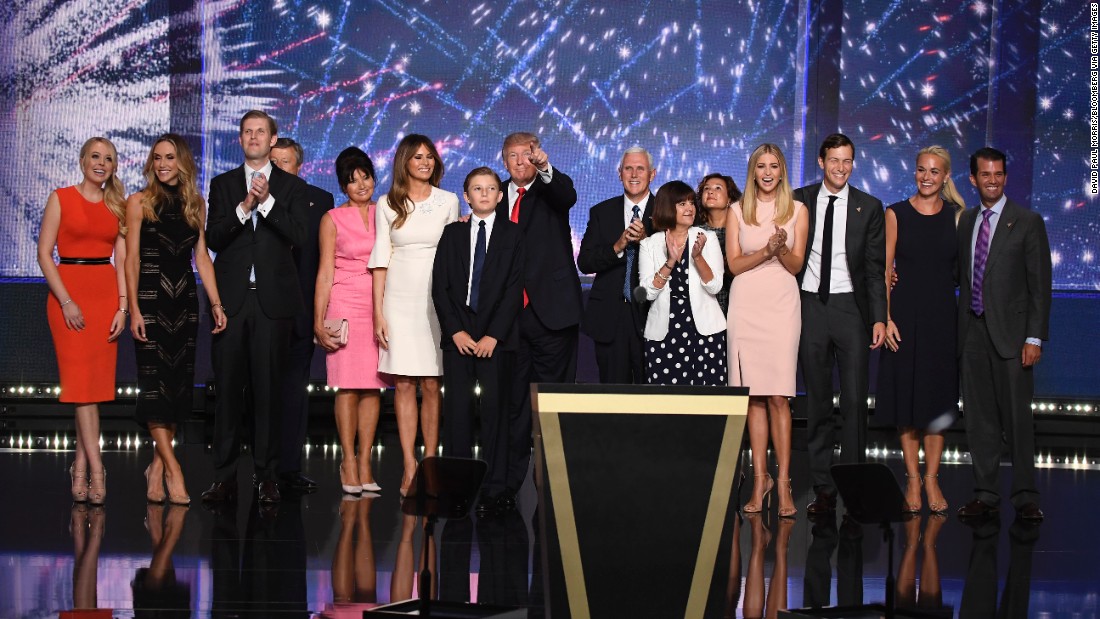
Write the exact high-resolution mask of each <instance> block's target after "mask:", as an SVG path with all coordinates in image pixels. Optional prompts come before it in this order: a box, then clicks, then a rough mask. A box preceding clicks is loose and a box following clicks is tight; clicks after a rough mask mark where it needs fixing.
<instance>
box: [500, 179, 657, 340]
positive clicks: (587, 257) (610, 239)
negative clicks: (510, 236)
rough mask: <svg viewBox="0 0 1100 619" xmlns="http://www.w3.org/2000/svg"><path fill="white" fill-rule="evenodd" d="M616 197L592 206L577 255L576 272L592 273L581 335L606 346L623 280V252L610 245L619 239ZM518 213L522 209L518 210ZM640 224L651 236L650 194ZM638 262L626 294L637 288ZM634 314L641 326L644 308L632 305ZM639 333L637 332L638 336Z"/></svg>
mask: <svg viewBox="0 0 1100 619" xmlns="http://www.w3.org/2000/svg"><path fill="white" fill-rule="evenodd" d="M623 200H624V197H623V196H622V195H621V194H620V195H618V196H616V197H614V198H609V199H607V200H604V201H603V202H600V203H599V204H597V205H596V206H593V207H592V208H591V209H590V210H589V211H588V227H587V228H585V230H584V238H583V239H582V240H581V250H580V252H579V253H578V254H577V268H579V269H580V271H581V273H595V274H596V277H595V279H593V280H592V289H591V290H590V291H589V293H588V305H587V306H586V307H585V309H584V321H583V322H581V331H584V332H585V333H586V334H588V336H589V337H591V338H592V339H593V340H595V341H597V342H601V343H607V342H610V341H612V340H613V339H614V337H615V322H616V321H617V320H618V317H619V306H620V305H622V303H623V280H624V279H625V278H626V252H623V255H622V256H621V257H620V256H617V255H616V254H615V249H614V245H615V242H616V241H618V240H619V237H620V236H622V233H623V229H624V228H625V227H626V226H625V225H624V216H623V204H624V202H623ZM520 210H521V212H522V208H521V209H520ZM642 224H643V225H644V226H645V231H646V235H650V234H653V194H652V193H651V194H649V201H648V202H646V206H645V211H643V212H642ZM638 263H639V261H638V260H635V261H634V272H633V273H631V275H630V291H631V294H633V292H634V289H635V288H636V287H637V286H638ZM634 310H635V311H636V312H638V315H639V317H640V318H641V320H639V321H638V322H637V324H638V325H639V326H642V325H644V324H645V315H644V311H645V308H644V307H643V304H642V303H634ZM640 335H641V331H639V336H640Z"/></svg>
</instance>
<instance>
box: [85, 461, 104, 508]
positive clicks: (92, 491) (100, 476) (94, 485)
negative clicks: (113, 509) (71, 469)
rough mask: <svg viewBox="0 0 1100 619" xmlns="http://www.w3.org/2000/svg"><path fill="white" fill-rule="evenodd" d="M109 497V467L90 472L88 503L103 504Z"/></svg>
mask: <svg viewBox="0 0 1100 619" xmlns="http://www.w3.org/2000/svg"><path fill="white" fill-rule="evenodd" d="M106 499H107V469H103V470H102V471H100V472H99V473H88V503H89V504H91V505H94V506H97V507H98V506H100V505H103V502H104V501H105V500H106Z"/></svg>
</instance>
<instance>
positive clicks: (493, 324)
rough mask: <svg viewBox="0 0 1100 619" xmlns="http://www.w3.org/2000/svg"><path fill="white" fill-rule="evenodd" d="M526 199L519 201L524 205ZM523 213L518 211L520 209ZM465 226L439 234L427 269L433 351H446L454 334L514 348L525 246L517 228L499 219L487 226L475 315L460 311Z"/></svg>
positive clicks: (465, 275) (466, 268)
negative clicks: (434, 321)
mask: <svg viewBox="0 0 1100 619" xmlns="http://www.w3.org/2000/svg"><path fill="white" fill-rule="evenodd" d="M526 199H527V198H524V200H526ZM520 213H523V205H520ZM472 221H473V219H472V218H471V219H470V220H469V221H456V222H454V223H451V224H448V225H447V226H446V227H444V228H443V234H442V236H440V238H439V245H438V246H437V247H436V250H435V263H434V264H433V265H432V302H433V303H434V304H435V313H436V315H437V316H438V317H439V326H440V333H441V336H440V338H439V347H440V348H441V349H443V350H452V349H454V347H455V344H454V340H453V339H452V336H453V335H454V334H455V333H458V332H460V331H465V332H466V333H469V334H470V337H472V338H474V339H475V340H479V339H481V338H482V337H483V336H485V335H489V336H491V337H494V338H496V340H497V347H498V348H499V349H501V350H515V349H516V348H518V347H519V330H518V328H517V325H518V324H519V321H518V320H517V318H518V316H519V311H520V309H522V308H523V265H524V257H525V246H524V244H523V243H522V242H521V234H520V230H519V226H517V225H516V224H514V223H512V222H511V221H508V218H507V217H505V218H501V217H500V215H499V213H498V215H497V218H496V221H494V222H493V234H492V236H490V237H489V246H488V247H487V248H486V249H485V263H484V264H483V265H482V270H481V285H480V287H479V288H478V311H477V313H476V314H475V313H473V312H471V311H470V310H469V307H468V306H467V305H466V293H467V292H468V286H467V282H468V281H469V279H470V268H471V267H472V265H471V264H470V226H471V225H472V223H471V222H472Z"/></svg>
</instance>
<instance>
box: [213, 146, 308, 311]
mask: <svg viewBox="0 0 1100 619" xmlns="http://www.w3.org/2000/svg"><path fill="white" fill-rule="evenodd" d="M245 187H246V185H245V171H244V165H241V166H240V167H237V168H234V169H232V170H230V171H228V172H225V173H224V174H219V175H218V176H216V177H214V180H212V181H210V202H209V212H208V214H207V218H206V244H207V245H209V246H210V249H212V250H213V251H215V252H217V256H216V257H215V259H214V273H215V274H216V275H217V278H218V291H219V292H220V293H221V301H222V304H223V305H225V313H226V314H228V315H230V316H232V315H234V314H236V313H237V312H238V311H240V309H241V305H242V304H243V303H244V298H245V292H246V291H247V290H248V272H249V269H250V267H251V266H252V265H253V264H255V265H256V293H257V296H258V297H259V300H260V306H261V307H262V308H263V311H264V314H265V315H267V317H268V318H291V317H293V316H294V315H295V314H297V313H299V312H301V311H302V310H303V302H302V289H301V288H300V287H299V285H298V271H297V269H296V268H295V266H294V255H293V253H292V248H293V247H294V246H295V245H301V244H302V243H304V242H305V228H304V227H303V226H302V223H301V221H300V219H299V213H300V212H301V211H302V209H303V208H304V205H305V200H306V184H305V181H303V180H302V179H300V178H298V177H297V176H294V175H293V174H287V173H286V172H283V171H282V170H280V169H279V168H278V167H276V166H272V167H271V178H270V179H269V187H270V191H271V195H272V196H273V197H274V198H275V204H274V205H273V206H272V207H271V210H270V211H269V212H268V214H267V216H266V217H264V216H263V215H259V216H258V220H257V223H256V229H255V230H253V229H252V223H251V222H250V221H247V220H246V221H245V223H243V224H242V223H241V221H240V220H239V219H237V205H238V204H240V203H241V202H243V201H244V198H245V196H246V195H247V193H248V192H247V190H246V189H245Z"/></svg>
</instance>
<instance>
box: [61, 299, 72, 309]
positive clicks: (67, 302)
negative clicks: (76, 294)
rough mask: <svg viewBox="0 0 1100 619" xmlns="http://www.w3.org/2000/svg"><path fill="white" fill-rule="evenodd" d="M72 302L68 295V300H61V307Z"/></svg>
mask: <svg viewBox="0 0 1100 619" xmlns="http://www.w3.org/2000/svg"><path fill="white" fill-rule="evenodd" d="M72 302H73V298H72V297H69V300H68V301H62V302H61V307H65V306H66V305H68V304H70V303H72Z"/></svg>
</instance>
